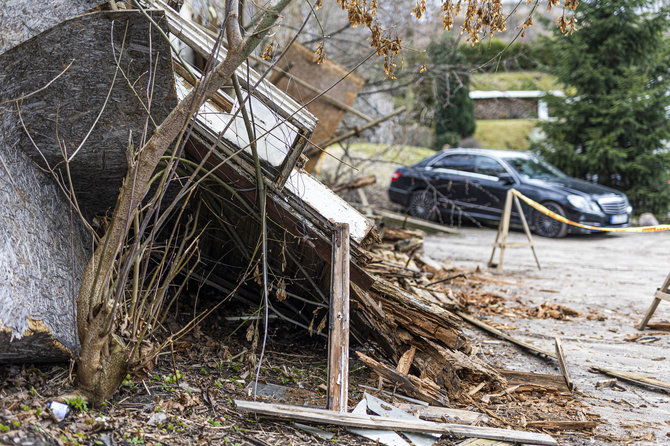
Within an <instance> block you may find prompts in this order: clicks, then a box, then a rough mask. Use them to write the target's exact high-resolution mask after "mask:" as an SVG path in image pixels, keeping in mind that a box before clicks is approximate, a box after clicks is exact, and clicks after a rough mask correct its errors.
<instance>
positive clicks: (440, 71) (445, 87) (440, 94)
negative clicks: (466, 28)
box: [428, 34, 475, 149]
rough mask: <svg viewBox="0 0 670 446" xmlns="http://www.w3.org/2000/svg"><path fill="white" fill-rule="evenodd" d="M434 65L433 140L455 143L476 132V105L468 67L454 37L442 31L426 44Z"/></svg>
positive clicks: (440, 145) (442, 144) (439, 143)
mask: <svg viewBox="0 0 670 446" xmlns="http://www.w3.org/2000/svg"><path fill="white" fill-rule="evenodd" d="M428 58H429V60H430V62H431V66H432V67H433V76H431V77H432V90H433V93H434V96H435V105H434V108H435V115H434V126H435V142H434V147H435V148H436V149H441V148H442V147H443V146H444V145H445V144H448V145H450V146H452V147H456V146H458V144H459V142H460V141H461V139H462V138H465V137H468V136H472V134H473V133H474V132H475V107H474V104H473V103H472V99H470V70H471V68H470V67H469V66H466V65H465V58H464V57H463V55H462V54H461V52H460V51H459V50H458V45H457V43H456V40H455V39H453V38H452V37H451V36H449V35H446V34H445V35H443V36H442V38H440V39H439V40H435V41H433V42H431V44H430V45H429V46H428Z"/></svg>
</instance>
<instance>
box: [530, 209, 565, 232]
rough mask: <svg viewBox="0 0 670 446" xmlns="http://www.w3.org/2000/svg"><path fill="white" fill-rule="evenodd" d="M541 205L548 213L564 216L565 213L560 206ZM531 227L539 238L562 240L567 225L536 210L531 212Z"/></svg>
mask: <svg viewBox="0 0 670 446" xmlns="http://www.w3.org/2000/svg"><path fill="white" fill-rule="evenodd" d="M543 205H544V207H546V208H547V209H549V210H550V211H552V212H555V213H557V214H559V215H562V216H565V211H563V208H562V207H561V205H560V204H558V203H553V202H549V203H543ZM533 226H535V233H536V234H537V235H539V236H541V237H550V238H562V237H565V236H566V235H567V234H568V225H566V224H565V223H561V222H560V221H558V220H554V219H553V218H551V217H549V216H548V215H544V214H543V213H541V212H538V211H536V210H535V211H533Z"/></svg>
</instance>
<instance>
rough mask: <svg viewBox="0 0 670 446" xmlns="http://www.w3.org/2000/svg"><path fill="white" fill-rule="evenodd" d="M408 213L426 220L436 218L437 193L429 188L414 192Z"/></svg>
mask: <svg viewBox="0 0 670 446" xmlns="http://www.w3.org/2000/svg"><path fill="white" fill-rule="evenodd" d="M408 213H409V215H411V216H413V217H418V218H423V219H424V220H435V217H437V201H436V200H435V194H434V193H433V192H431V191H428V190H418V191H416V192H413V193H412V195H411V197H410V199H409V206H408Z"/></svg>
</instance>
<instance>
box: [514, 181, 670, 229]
mask: <svg viewBox="0 0 670 446" xmlns="http://www.w3.org/2000/svg"><path fill="white" fill-rule="evenodd" d="M511 192H512V193H513V194H514V195H516V196H517V197H519V198H520V199H521V200H523V201H524V202H526V204H528V206H530V207H532V208H533V209H535V210H536V211H538V212H541V213H543V214H544V215H546V216H548V217H551V218H553V219H554V220H558V221H560V222H561V223H565V224H566V225H572V226H576V227H578V228H584V229H590V230H592V231H603V232H658V231H670V225H658V226H637V227H630V228H603V227H600V226H591V225H583V224H581V223H577V222H574V221H572V220H568V219H567V218H565V217H563V216H562V215H559V214H557V213H556V212H552V211H550V210H549V209H547V208H546V207H544V206H542V205H541V204H540V203H538V202H536V201H533V200H531V199H530V198H528V197H526V196H525V195H524V194H522V193H521V192H519V191H518V190H516V189H512V190H511Z"/></svg>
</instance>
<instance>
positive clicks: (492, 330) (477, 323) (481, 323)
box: [456, 311, 557, 359]
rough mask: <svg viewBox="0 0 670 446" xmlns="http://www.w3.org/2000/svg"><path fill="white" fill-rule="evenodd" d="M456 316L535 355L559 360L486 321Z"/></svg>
mask: <svg viewBox="0 0 670 446" xmlns="http://www.w3.org/2000/svg"><path fill="white" fill-rule="evenodd" d="M456 314H458V315H459V316H460V317H462V318H463V319H464V320H466V321H468V322H470V323H471V324H472V325H474V326H476V327H479V328H481V329H482V330H485V331H488V332H489V333H491V334H493V335H496V336H498V337H499V338H502V339H505V340H507V341H510V342H511V343H513V344H516V345H518V346H519V347H523V348H525V349H527V350H530V351H532V352H535V353H539V354H541V355H545V356H548V357H550V358H554V359H557V356H556V353H554V352H552V351H551V350H546V349H543V348H541V347H536V346H534V345H533V344H529V343H528V342H524V341H521V340H519V339H516V338H513V337H512V336H510V335H508V334H506V333H503V332H502V331H500V330H498V329H497V328H494V327H491V326H490V325H489V324H487V323H486V322H484V321H481V320H479V319H477V318H476V317H472V316H470V315H469V314H467V313H463V312H462V311H457V312H456Z"/></svg>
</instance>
